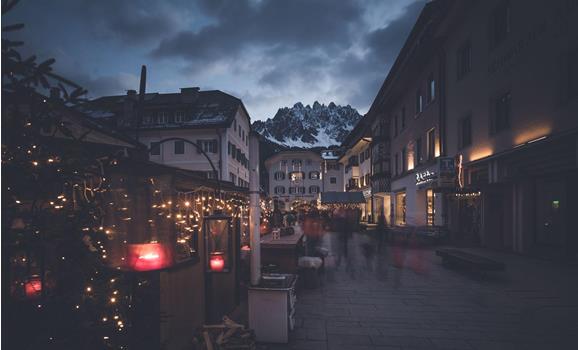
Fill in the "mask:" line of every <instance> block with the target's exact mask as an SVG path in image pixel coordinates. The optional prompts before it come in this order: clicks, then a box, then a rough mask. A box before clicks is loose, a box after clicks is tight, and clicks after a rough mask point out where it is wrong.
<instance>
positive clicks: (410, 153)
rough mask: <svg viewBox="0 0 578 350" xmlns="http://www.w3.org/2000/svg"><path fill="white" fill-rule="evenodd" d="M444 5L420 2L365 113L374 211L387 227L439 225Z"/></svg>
mask: <svg viewBox="0 0 578 350" xmlns="http://www.w3.org/2000/svg"><path fill="white" fill-rule="evenodd" d="M448 4H449V2H447V1H434V2H429V3H428V4H426V5H425V7H424V9H423V10H422V12H421V14H420V16H419V18H418V20H417V23H416V24H415V26H414V27H413V29H412V31H411V33H410V34H409V37H408V39H407V41H406V42H405V44H404V46H403V48H402V50H401V52H400V54H399V56H398V57H397V59H396V61H395V63H394V65H393V67H392V69H391V70H390V72H389V73H388V75H387V77H386V79H385V81H384V83H383V85H382V87H381V89H380V90H379V92H378V94H377V96H376V98H375V100H374V102H373V104H372V106H371V108H370V110H369V112H368V114H367V115H366V118H367V119H368V121H367V123H370V124H371V130H372V134H373V137H374V138H375V140H374V142H373V143H372V148H373V150H374V154H375V153H377V154H378V156H377V157H375V156H374V157H375V158H374V161H373V162H374V169H373V173H372V180H373V182H372V184H373V186H374V188H375V191H379V192H377V193H380V200H379V203H380V205H379V206H380V207H381V208H380V210H379V212H380V214H381V213H383V214H384V216H386V218H385V221H386V223H389V224H390V225H393V226H414V227H417V226H440V225H443V224H444V218H443V195H442V194H441V192H442V191H441V189H440V188H439V186H438V181H437V173H438V170H437V168H438V164H437V162H438V157H440V155H441V154H442V137H443V128H444V124H443V119H442V114H443V108H444V105H443V102H442V101H443V96H442V94H443V89H442V88H441V87H442V86H443V81H444V79H445V71H444V59H445V56H444V52H443V50H442V46H441V44H442V40H443V37H442V36H441V35H440V34H439V30H440V25H441V22H442V20H443V18H444V13H445V11H446V10H447V8H448ZM375 191H374V193H373V194H374V196H375V194H376V192H375ZM388 199H389V200H390V204H389V206H388V205H387V204H386V202H387V200H388ZM388 209H389V210H388Z"/></svg>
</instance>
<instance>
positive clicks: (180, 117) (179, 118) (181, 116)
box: [175, 111, 185, 123]
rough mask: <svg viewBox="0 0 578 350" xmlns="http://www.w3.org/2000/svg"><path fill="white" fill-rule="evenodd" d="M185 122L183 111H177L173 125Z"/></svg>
mask: <svg viewBox="0 0 578 350" xmlns="http://www.w3.org/2000/svg"><path fill="white" fill-rule="evenodd" d="M184 121H185V113H184V112H183V111H177V112H176V113H175V123H182V122H184Z"/></svg>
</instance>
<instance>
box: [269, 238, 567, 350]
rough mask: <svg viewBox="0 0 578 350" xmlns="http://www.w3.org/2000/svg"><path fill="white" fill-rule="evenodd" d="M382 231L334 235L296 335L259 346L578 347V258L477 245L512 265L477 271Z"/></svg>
mask: <svg viewBox="0 0 578 350" xmlns="http://www.w3.org/2000/svg"><path fill="white" fill-rule="evenodd" d="M377 237H378V235H376V233H375V232H372V231H369V232H366V233H354V234H353V235H352V237H351V238H350V239H348V241H347V245H344V240H342V239H340V237H339V236H338V235H337V234H335V233H329V234H327V235H325V237H324V239H323V245H324V246H325V247H326V248H327V249H328V250H329V256H328V257H327V258H326V261H325V265H326V267H325V271H324V273H323V274H322V277H321V280H322V285H321V286H320V287H319V288H316V289H306V288H304V287H301V288H300V289H299V291H298V302H297V311H296V320H297V322H296V329H295V331H293V332H292V334H291V339H290V343H289V344H286V345H273V344H262V345H260V346H259V348H260V349H320V350H324V349H330V350H337V349H352V350H355V349H360V350H362V349H363V350H364V349H368V350H369V349H384V350H385V349H407V350H409V349H468V350H469V349H476V350H485V349H578V266H575V265H574V266H572V265H568V264H561V263H554V262H550V261H545V260H539V259H535V258H529V257H524V256H518V255H514V254H508V253H499V252H495V251H490V250H483V249H471V250H472V251H473V252H477V253H481V254H484V255H485V256H488V257H490V258H494V259H496V260H499V261H502V262H504V263H505V264H506V266H507V268H506V271H505V272H498V273H486V274H483V275H480V274H472V273H471V272H468V271H463V270H456V269H450V268H447V267H445V266H443V265H442V263H441V259H440V258H439V257H437V256H436V255H435V248H432V247H425V248H420V247H412V246H402V245H390V244H387V243H386V242H383V241H382V240H380V239H378V238H377ZM345 247H347V250H346V251H345Z"/></svg>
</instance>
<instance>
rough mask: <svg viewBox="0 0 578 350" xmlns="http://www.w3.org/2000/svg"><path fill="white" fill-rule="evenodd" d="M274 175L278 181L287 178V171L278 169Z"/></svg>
mask: <svg viewBox="0 0 578 350" xmlns="http://www.w3.org/2000/svg"><path fill="white" fill-rule="evenodd" d="M274 177H275V180H277V181H282V180H285V173H284V172H282V171H277V172H275V175H274Z"/></svg>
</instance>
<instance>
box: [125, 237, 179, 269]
mask: <svg viewBox="0 0 578 350" xmlns="http://www.w3.org/2000/svg"><path fill="white" fill-rule="evenodd" d="M170 256H171V255H170V250H169V248H168V247H166V246H164V245H163V244H161V243H144V244H129V245H128V256H127V257H128V259H127V260H128V268H129V269H131V270H134V271H150V270H159V269H163V268H165V267H168V266H170V264H171V259H170Z"/></svg>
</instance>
